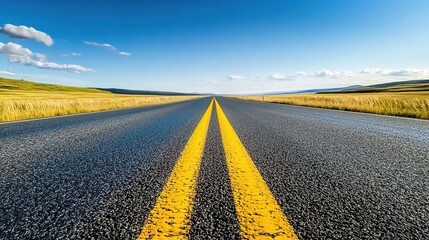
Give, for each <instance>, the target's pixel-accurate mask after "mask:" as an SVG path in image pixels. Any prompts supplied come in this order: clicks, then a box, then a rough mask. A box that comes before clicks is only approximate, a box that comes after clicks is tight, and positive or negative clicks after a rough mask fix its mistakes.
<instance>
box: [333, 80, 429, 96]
mask: <svg viewBox="0 0 429 240" xmlns="http://www.w3.org/2000/svg"><path fill="white" fill-rule="evenodd" d="M377 92H397V93H401V92H429V80H412V81H401V82H390V83H383V84H376V85H371V86H365V87H358V88H352V89H345V90H342V91H338V92H336V93H377Z"/></svg>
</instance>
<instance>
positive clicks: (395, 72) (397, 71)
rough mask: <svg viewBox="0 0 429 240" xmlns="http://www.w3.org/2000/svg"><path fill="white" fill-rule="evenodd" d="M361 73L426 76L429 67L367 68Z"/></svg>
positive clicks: (428, 72)
mask: <svg viewBox="0 0 429 240" xmlns="http://www.w3.org/2000/svg"><path fill="white" fill-rule="evenodd" d="M361 73H363V74H381V75H383V76H392V77H406V76H427V75H429V69H418V68H404V69H382V68H367V69H364V70H362V71H361Z"/></svg>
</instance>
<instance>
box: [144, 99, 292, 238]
mask: <svg viewBox="0 0 429 240" xmlns="http://www.w3.org/2000/svg"><path fill="white" fill-rule="evenodd" d="M214 104H215V105H216V112H217V116H218V121H219V126H220V131H221V136H222V143H223V147H224V150H225V156H226V161H227V166H228V172H229V178H230V181H231V187H232V192H233V198H234V204H235V208H236V213H237V217H238V220H239V225H240V236H241V238H243V239H298V237H297V236H296V234H295V232H294V230H293V228H292V226H291V225H290V224H289V222H288V220H287V218H286V216H285V215H284V213H283V212H282V210H281V208H280V206H279V204H278V203H277V201H276V199H275V198H274V196H273V195H272V193H271V191H270V189H269V188H268V186H267V184H266V183H265V181H264V179H263V178H262V176H261V174H260V173H259V171H258V169H257V168H256V166H255V164H254V163H253V161H252V159H251V158H250V156H249V154H248V153H247V151H246V148H245V147H244V146H243V144H242V143H241V141H240V139H239V137H238V136H237V134H236V132H235V131H234V129H233V127H232V126H231V124H230V122H229V121H228V118H227V117H226V115H225V113H224V112H223V110H222V108H221V107H220V105H219V103H218V102H217V101H216V100H215V99H213V100H212V101H211V102H210V105H209V107H208V108H207V110H206V112H205V113H204V115H203V117H202V118H201V120H200V122H199V123H198V125H197V127H196V128H195V130H194V132H193V134H192V135H191V137H190V138H189V141H188V143H187V144H186V146H185V148H184V149H183V151H182V153H181V155H180V157H179V159H178V161H177V163H176V165H175V166H174V169H173V171H172V173H171V175H170V177H169V179H168V180H167V183H166V185H165V186H164V189H163V190H162V192H161V194H160V195H159V197H158V199H157V201H156V204H155V206H154V208H153V209H152V211H151V212H150V214H149V217H148V218H147V219H146V222H145V225H144V226H143V229H142V231H141V234H140V235H139V237H138V239H188V233H189V230H190V228H191V224H190V223H191V214H192V208H193V202H194V198H195V193H196V188H197V179H198V172H199V169H200V164H201V159H202V155H203V152H204V145H205V141H206V137H207V132H208V129H209V123H210V118H211V114H212V111H213V105H214Z"/></svg>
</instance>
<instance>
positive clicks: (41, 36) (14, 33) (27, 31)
mask: <svg viewBox="0 0 429 240" xmlns="http://www.w3.org/2000/svg"><path fill="white" fill-rule="evenodd" d="M0 32H2V33H4V34H6V35H8V36H9V37H12V38H20V39H33V40H36V41H38V42H42V43H44V44H45V45H46V46H52V44H54V40H52V38H51V36H49V35H48V34H46V33H44V32H41V31H38V30H36V29H34V28H32V27H27V26H15V25H12V24H5V25H3V27H1V28H0Z"/></svg>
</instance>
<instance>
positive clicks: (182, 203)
mask: <svg viewBox="0 0 429 240" xmlns="http://www.w3.org/2000/svg"><path fill="white" fill-rule="evenodd" d="M213 101H214V100H212V101H211V102H210V105H209V107H208V108H207V110H206V112H205V113H204V115H203V117H202V118H201V120H200V122H199V123H198V125H197V127H196V128H195V130H194V132H193V133H192V135H191V137H190V138H189V141H188V143H187V144H186V146H185V148H184V149H183V151H182V153H181V155H180V157H179V159H178V160H177V163H176V165H175V166H174V168H173V171H172V173H171V175H170V177H169V179H168V180H167V183H166V185H165V186H164V189H163V190H162V192H161V194H160V195H159V197H158V199H157V201H156V204H155V206H154V208H153V209H152V211H151V212H150V215H149V217H148V218H147V220H146V222H145V225H144V226H143V229H142V231H141V233H140V235H139V237H138V238H137V239H188V233H189V230H190V225H191V224H190V217H191V213H192V207H193V201H194V197H195V192H196V185H197V179H198V172H199V169H200V163H201V158H202V155H203V151H204V145H205V141H206V136H207V132H208V128H209V123H210V117H211V113H212V109H213Z"/></svg>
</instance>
